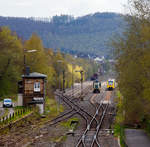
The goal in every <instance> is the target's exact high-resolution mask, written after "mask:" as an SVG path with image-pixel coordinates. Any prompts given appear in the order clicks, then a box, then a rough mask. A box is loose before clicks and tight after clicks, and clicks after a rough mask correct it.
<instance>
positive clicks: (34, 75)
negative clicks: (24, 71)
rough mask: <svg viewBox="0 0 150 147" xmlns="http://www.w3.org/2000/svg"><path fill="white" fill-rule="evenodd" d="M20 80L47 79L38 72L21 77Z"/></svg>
mask: <svg viewBox="0 0 150 147" xmlns="http://www.w3.org/2000/svg"><path fill="white" fill-rule="evenodd" d="M22 78H47V75H44V74H41V73H38V72H32V73H30V74H29V75H22Z"/></svg>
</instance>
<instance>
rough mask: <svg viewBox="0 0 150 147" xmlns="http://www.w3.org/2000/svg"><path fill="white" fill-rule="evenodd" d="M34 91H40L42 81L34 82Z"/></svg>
mask: <svg viewBox="0 0 150 147" xmlns="http://www.w3.org/2000/svg"><path fill="white" fill-rule="evenodd" d="M34 91H35V92H40V82H35V83H34Z"/></svg>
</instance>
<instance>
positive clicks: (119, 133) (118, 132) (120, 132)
mask: <svg viewBox="0 0 150 147" xmlns="http://www.w3.org/2000/svg"><path fill="white" fill-rule="evenodd" d="M124 129H125V128H124V127H123V126H121V125H120V124H115V126H114V136H116V137H119V139H120V145H121V147H126V146H125V142H124V140H125V134H124Z"/></svg>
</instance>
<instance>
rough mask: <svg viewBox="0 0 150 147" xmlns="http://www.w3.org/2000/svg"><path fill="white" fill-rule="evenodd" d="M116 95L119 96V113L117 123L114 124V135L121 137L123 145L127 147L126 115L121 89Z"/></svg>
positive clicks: (122, 146)
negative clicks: (125, 132)
mask: <svg viewBox="0 0 150 147" xmlns="http://www.w3.org/2000/svg"><path fill="white" fill-rule="evenodd" d="M116 96H117V98H116V102H117V115H116V118H115V124H114V135H115V136H116V137H119V139H120V145H121V147H125V143H124V139H125V134H124V129H125V126H124V125H123V121H124V115H123V101H122V95H121V93H120V92H119V91H117V94H116Z"/></svg>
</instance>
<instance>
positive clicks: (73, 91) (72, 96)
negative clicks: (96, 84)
mask: <svg viewBox="0 0 150 147" xmlns="http://www.w3.org/2000/svg"><path fill="white" fill-rule="evenodd" d="M73 65H74V64H73V63H72V97H73V96H74V75H73Z"/></svg>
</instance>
